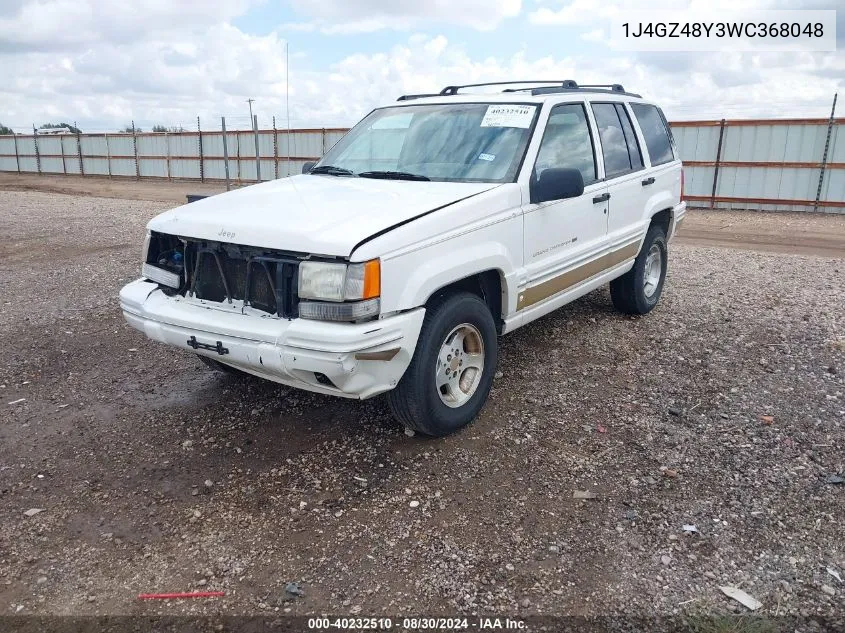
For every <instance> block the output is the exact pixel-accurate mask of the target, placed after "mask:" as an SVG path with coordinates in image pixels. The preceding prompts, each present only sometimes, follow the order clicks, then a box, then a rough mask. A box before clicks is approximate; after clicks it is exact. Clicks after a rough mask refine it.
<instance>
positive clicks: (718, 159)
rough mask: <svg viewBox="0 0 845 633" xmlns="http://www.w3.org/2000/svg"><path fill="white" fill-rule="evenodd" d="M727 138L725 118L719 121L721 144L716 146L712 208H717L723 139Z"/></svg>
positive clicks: (711, 198) (711, 195)
mask: <svg viewBox="0 0 845 633" xmlns="http://www.w3.org/2000/svg"><path fill="white" fill-rule="evenodd" d="M724 138H725V120H724V119H722V120H721V122H720V123H719V145H718V146H717V147H716V168H715V169H714V170H713V191H712V192H711V193H710V208H711V209H715V208H716V186H717V185H718V182H719V164H720V163H721V162H722V140H723V139H724Z"/></svg>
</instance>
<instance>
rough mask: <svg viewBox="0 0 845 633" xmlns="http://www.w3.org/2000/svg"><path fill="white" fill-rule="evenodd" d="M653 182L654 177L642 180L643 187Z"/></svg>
mask: <svg viewBox="0 0 845 633" xmlns="http://www.w3.org/2000/svg"><path fill="white" fill-rule="evenodd" d="M653 184H654V177H651V178H646V179H645V180H643V187H645V186H646V185H653Z"/></svg>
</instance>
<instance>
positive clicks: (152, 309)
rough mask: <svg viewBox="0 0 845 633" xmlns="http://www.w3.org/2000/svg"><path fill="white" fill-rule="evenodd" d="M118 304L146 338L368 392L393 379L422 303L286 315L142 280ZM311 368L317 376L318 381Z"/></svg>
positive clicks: (292, 379) (288, 381) (351, 393)
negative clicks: (329, 318)
mask: <svg viewBox="0 0 845 633" xmlns="http://www.w3.org/2000/svg"><path fill="white" fill-rule="evenodd" d="M120 307H121V309H122V310H123V316H124V317H125V318H126V321H127V322H128V323H129V325H131V326H132V327H134V328H135V329H137V330H140V331H141V332H143V333H144V334H146V335H147V337H149V338H151V339H153V340H154V341H160V342H162V343H167V344H168V345H173V346H174V347H181V348H182V349H186V350H190V351H191V352H196V353H197V354H202V355H204V356H208V357H209V358H213V359H214V360H218V361H220V362H221V363H225V364H227V365H230V366H232V367H235V368H237V369H241V370H243V371H246V372H249V373H251V374H255V375H256V376H261V377H262V378H267V379H268V380H273V381H275V382H278V383H282V384H285V385H289V386H291V387H298V388H300V389H307V390H309V391H317V392H320V393H327V394H332V395H337V396H344V397H347V398H369V397H372V396H374V395H376V394H379V393H382V392H384V391H388V390H390V389H393V388H394V387H395V386H396V385H397V384H398V382H399V379H400V378H402V375H403V374H404V373H405V370H406V369H407V368H408V365H409V364H410V362H411V358H412V357H413V355H414V349H415V347H416V344H417V338H418V337H419V333H420V328H421V327H422V322H423V317H424V316H425V309H424V308H417V309H415V310H411V311H409V312H404V313H401V314H397V315H394V316H390V317H387V318H384V319H380V320H378V321H369V322H366V323H327V322H322V321H310V320H308V319H292V320H286V319H279V318H276V317H272V316H269V315H268V316H266V317H265V316H260V315H256V314H243V313H242V311H241V310H240V309H235V308H232V307H227V306H226V304H215V303H209V302H201V301H198V300H191V299H186V298H184V297H181V296H175V297H168V296H167V295H165V294H164V293H163V292H162V291H161V290H160V289H159V287H158V285H157V284H154V283H151V282H149V281H146V280H144V279H139V280H137V281H133V282H131V283H129V284H127V285H126V286H124V287H123V289H121V291H120ZM192 337H193V339H194V340H195V341H196V342H197V343H199V344H200V345H208V346H210V347H215V346H217V343H218V341H219V342H220V346H219V347H221V348H225V349H226V350H228V352H227V353H226V354H224V355H220V354H219V353H218V352H217V351H214V350H212V349H202V348H200V349H194V347H192V346H191V343H192V342H193V341H192ZM318 374H322V376H324V377H325V378H323V379H322V382H321V381H320V380H318V376H317V375H318ZM326 378H327V379H328V381H330V382H327V381H326V380H325V379H326Z"/></svg>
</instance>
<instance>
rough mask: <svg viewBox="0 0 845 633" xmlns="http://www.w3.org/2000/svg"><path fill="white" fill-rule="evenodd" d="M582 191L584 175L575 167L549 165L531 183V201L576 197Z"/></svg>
mask: <svg viewBox="0 0 845 633" xmlns="http://www.w3.org/2000/svg"><path fill="white" fill-rule="evenodd" d="M583 193H584V177H583V176H582V175H581V172H580V171H579V170H577V169H569V168H564V167H551V168H549V169H544V170H543V171H542V172H540V177H539V178H538V179H537V180H536V181H534V182H532V183H531V202H535V203H536V202H548V201H550V200H564V199H566V198H577V197H578V196H580V195H581V194H583Z"/></svg>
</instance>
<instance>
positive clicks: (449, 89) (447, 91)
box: [440, 79, 578, 95]
mask: <svg viewBox="0 0 845 633" xmlns="http://www.w3.org/2000/svg"><path fill="white" fill-rule="evenodd" d="M513 84H520V85H522V84H557V85H558V86H566V85H567V84H575V86H577V85H578V84H576V83H575V82H574V81H572V80H571V79H563V80H560V79H552V80H550V81H488V82H485V83H480V84H465V85H463V86H446V87H445V88H443V90H441V91H440V94H441V95H456V94H458V90H462V89H463V88H480V87H482V86H510V85H513ZM575 86H573V87H575Z"/></svg>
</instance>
